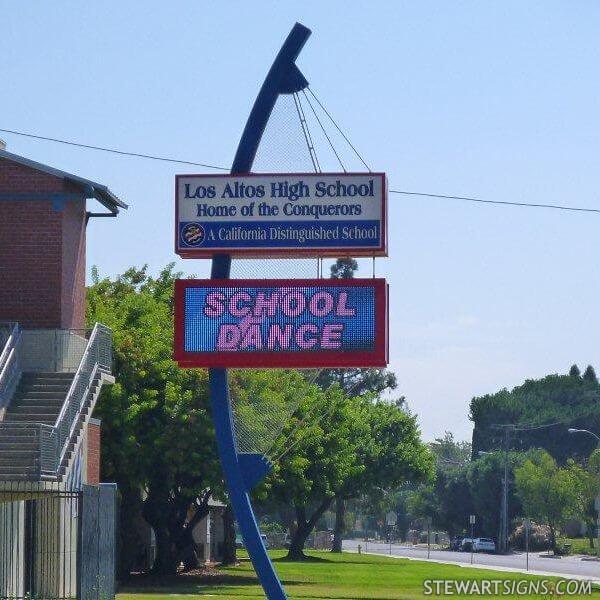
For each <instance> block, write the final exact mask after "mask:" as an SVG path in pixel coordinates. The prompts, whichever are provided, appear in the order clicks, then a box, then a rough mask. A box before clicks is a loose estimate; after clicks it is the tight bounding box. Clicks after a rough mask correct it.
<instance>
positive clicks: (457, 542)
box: [450, 535, 463, 552]
mask: <svg viewBox="0 0 600 600" xmlns="http://www.w3.org/2000/svg"><path fill="white" fill-rule="evenodd" d="M462 541H463V536H462V535H455V536H454V537H451V538H450V550H452V551H453V552H458V551H459V550H460V546H461V544H462Z"/></svg>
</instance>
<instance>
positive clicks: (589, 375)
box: [583, 365, 598, 383]
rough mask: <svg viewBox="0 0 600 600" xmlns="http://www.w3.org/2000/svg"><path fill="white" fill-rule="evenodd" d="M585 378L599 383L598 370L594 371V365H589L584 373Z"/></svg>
mask: <svg viewBox="0 0 600 600" xmlns="http://www.w3.org/2000/svg"><path fill="white" fill-rule="evenodd" d="M583 378H584V379H585V381H589V382H590V383H598V377H596V371H594V367H592V365H588V366H587V367H586V369H585V372H584V373H583Z"/></svg>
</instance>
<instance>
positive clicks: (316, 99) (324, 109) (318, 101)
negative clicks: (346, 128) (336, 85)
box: [307, 86, 371, 173]
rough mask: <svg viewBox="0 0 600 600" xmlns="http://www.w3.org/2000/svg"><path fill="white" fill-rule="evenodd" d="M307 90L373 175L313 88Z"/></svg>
mask: <svg viewBox="0 0 600 600" xmlns="http://www.w3.org/2000/svg"><path fill="white" fill-rule="evenodd" d="M307 89H308V91H309V92H310V94H311V96H312V97H313V98H314V99H315V101H316V102H317V103H318V105H319V106H320V107H321V109H322V110H323V112H324V113H325V114H326V115H327V116H328V117H329V120H330V121H331V122H332V123H333V125H334V126H335V128H336V129H337V130H338V131H339V132H340V135H341V136H342V137H343V138H344V139H345V140H346V142H347V144H348V146H350V148H352V150H353V151H354V154H356V156H358V159H359V160H360V162H361V163H362V164H363V165H365V167H366V168H367V171H369V173H371V167H369V165H368V164H367V163H366V162H365V160H364V158H363V157H362V156H361V155H360V153H359V151H358V150H357V149H356V148H355V147H354V144H353V143H352V142H351V141H350V140H349V139H348V136H347V135H346V134H345V133H344V132H343V131H342V129H341V127H340V126H339V125H338V124H337V123H336V121H335V119H334V118H333V117H332V116H331V114H330V113H329V111H328V110H327V109H326V108H325V107H324V106H323V103H322V102H321V101H320V100H319V99H318V98H317V95H316V94H315V93H314V92H313V91H312V89H311V87H310V86H309V87H308V88H307Z"/></svg>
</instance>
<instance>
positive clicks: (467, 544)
mask: <svg viewBox="0 0 600 600" xmlns="http://www.w3.org/2000/svg"><path fill="white" fill-rule="evenodd" d="M476 539H477V538H471V537H466V538H463V539H462V542H461V543H460V549H461V552H471V550H472V549H473V550H475V546H474V542H475V540H476Z"/></svg>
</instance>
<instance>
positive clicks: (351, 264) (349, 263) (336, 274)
mask: <svg viewBox="0 0 600 600" xmlns="http://www.w3.org/2000/svg"><path fill="white" fill-rule="evenodd" d="M356 271H358V263H357V262H356V260H354V259H353V258H349V257H347V258H338V259H337V260H336V261H335V263H334V264H333V265H331V278H332V279H352V278H353V277H354V274H355V273H356Z"/></svg>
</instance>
